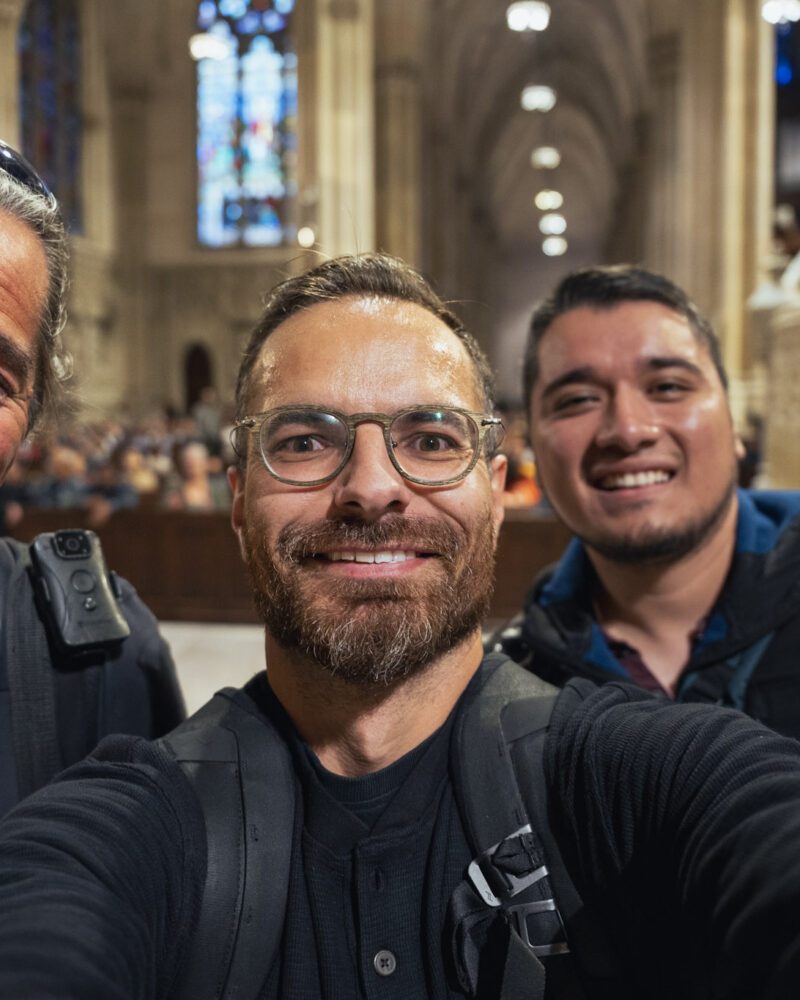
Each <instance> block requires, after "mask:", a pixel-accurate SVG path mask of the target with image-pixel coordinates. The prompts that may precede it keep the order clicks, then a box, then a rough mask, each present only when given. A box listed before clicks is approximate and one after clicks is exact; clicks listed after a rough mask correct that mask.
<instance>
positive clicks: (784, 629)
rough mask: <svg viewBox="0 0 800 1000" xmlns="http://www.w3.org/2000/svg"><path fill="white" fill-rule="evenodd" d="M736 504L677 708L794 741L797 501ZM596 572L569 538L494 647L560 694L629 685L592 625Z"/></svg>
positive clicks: (789, 497)
mask: <svg viewBox="0 0 800 1000" xmlns="http://www.w3.org/2000/svg"><path fill="white" fill-rule="evenodd" d="M738 499H739V515H738V522H737V530H736V546H735V552H734V556H733V561H732V563H731V568H730V571H729V573H728V576H727V579H726V581H725V585H724V587H723V589H722V593H721V594H720V597H719V599H718V601H717V602H716V604H715V606H714V608H713V609H712V612H711V615H710V616H709V618H708V622H707V624H706V627H705V629H704V631H703V633H702V635H701V636H700V637H699V638H698V640H697V641H696V642H695V644H694V647H693V649H692V653H691V656H690V659H689V662H688V663H687V665H686V667H685V668H684V671H683V673H682V674H681V677H680V679H679V682H678V687H677V700H678V701H698V702H699V701H705V702H716V703H718V704H723V705H730V706H732V707H735V708H739V709H741V710H743V711H745V712H747V713H748V715H752V716H753V717H754V718H756V719H759V720H760V721H761V722H764V723H765V724H766V725H768V726H770V727H772V728H773V729H775V730H777V731H778V732H780V733H783V734H784V735H787V736H793V737H795V738H796V739H800V492H766V491H745V490H739V491H738ZM593 572H594V571H593V569H592V566H591V563H590V562H589V559H588V557H587V555H586V551H585V549H584V547H583V545H582V543H581V542H580V541H578V540H577V539H573V540H572V541H571V542H570V543H569V545H568V546H567V548H566V550H565V552H564V555H563V556H562V558H561V560H560V561H559V562H558V563H557V564H556V565H555V566H554V567H550V568H549V569H547V570H544V571H543V573H542V574H541V575H540V576H539V577H538V579H537V580H536V581H535V583H534V585H533V588H532V589H531V591H530V593H529V594H528V596H527V598H526V602H525V609H524V611H523V612H522V614H521V615H519V616H517V618H515V619H514V620H513V621H512V622H511V623H510V624H509V626H508V627H506V628H505V629H503V630H502V631H501V632H500V633H499V634H498V635H496V636H495V637H494V638H493V639H492V640H491V643H490V646H491V648H494V649H497V650H502V651H503V652H504V653H506V655H508V656H511V657H512V658H513V659H515V660H517V662H520V663H524V664H525V665H526V666H529V667H530V668H531V669H532V670H534V671H535V672H536V673H537V674H538V675H539V676H540V677H542V678H544V679H545V680H547V681H549V682H550V683H551V684H557V685H558V686H563V685H564V684H565V683H566V682H567V681H568V680H569V678H570V677H588V678H590V679H591V680H594V681H596V682H598V683H603V682H605V681H609V680H623V679H625V677H626V676H627V675H626V672H625V670H624V668H623V667H622V666H621V664H620V663H619V661H618V660H617V658H616V657H615V656H614V654H613V653H612V652H611V650H610V648H609V646H608V644H607V642H606V640H605V638H604V636H603V632H602V630H601V628H600V627H599V625H598V624H597V621H596V620H595V618H594V614H593V611H592V602H591V593H590V591H591V581H592V576H593Z"/></svg>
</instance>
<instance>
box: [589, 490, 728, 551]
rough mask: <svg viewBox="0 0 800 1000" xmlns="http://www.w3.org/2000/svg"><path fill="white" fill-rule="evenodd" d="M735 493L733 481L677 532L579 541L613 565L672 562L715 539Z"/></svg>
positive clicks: (591, 537) (654, 531)
mask: <svg viewBox="0 0 800 1000" xmlns="http://www.w3.org/2000/svg"><path fill="white" fill-rule="evenodd" d="M735 489H736V479H735V478H733V479H731V481H730V483H729V484H728V486H727V488H726V490H725V492H724V493H723V495H722V497H721V498H720V500H719V502H718V503H717V504H716V506H714V507H713V508H712V509H711V510H710V511H708V512H707V513H706V514H705V515H703V516H701V517H698V518H696V519H695V520H693V521H689V522H687V523H686V524H682V525H680V527H677V528H651V529H647V528H645V529H643V530H641V531H640V532H639V533H638V534H636V535H633V536H628V537H621V536H619V535H613V534H611V533H610V532H608V533H606V534H604V535H599V534H598V535H589V533H588V532H584V533H583V534H582V535H580V536H579V538H580V540H581V541H582V542H583V543H584V545H586V546H587V547H588V548H590V549H593V550H594V551H595V552H597V553H599V554H600V555H601V556H605V558H606V559H609V560H611V561H612V562H616V563H622V564H624V565H628V566H633V565H641V564H643V563H648V564H657V563H668V562H674V561H676V560H678V559H682V558H683V557H684V556H686V555H688V554H689V553H690V552H694V551H695V550H696V549H699V548H701V547H702V545H703V544H704V543H705V542H706V541H707V540H708V539H710V538H711V537H712V536H713V535H714V533H715V532H716V530H717V528H719V526H720V524H721V523H722V521H723V518H724V517H725V514H727V512H728V510H729V509H730V505H731V503H732V502H733V495H734V492H735Z"/></svg>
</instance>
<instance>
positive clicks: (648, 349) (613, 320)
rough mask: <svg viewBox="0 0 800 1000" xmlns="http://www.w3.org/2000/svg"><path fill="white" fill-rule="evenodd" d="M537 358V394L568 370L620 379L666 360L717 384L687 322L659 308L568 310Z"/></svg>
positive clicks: (625, 305) (627, 305)
mask: <svg viewBox="0 0 800 1000" xmlns="http://www.w3.org/2000/svg"><path fill="white" fill-rule="evenodd" d="M538 355H539V357H538V360H539V376H538V378H537V384H536V389H541V388H542V387H543V386H545V385H546V384H547V383H548V382H549V381H550V380H551V379H553V378H557V377H558V376H559V375H561V374H563V373H564V372H565V371H568V370H570V369H572V368H577V367H584V366H586V367H591V368H595V369H597V370H598V372H601V373H609V374H612V373H613V372H615V371H616V372H619V373H620V374H621V373H623V372H630V371H632V370H639V369H644V368H646V367H647V365H648V363H649V362H650V361H652V360H654V359H659V360H661V359H668V358H670V357H674V358H680V359H682V360H684V361H687V362H690V363H692V364H694V365H696V366H697V367H698V368H700V369H701V370H702V371H703V372H704V373H706V374H707V375H708V376H709V377H712V376H713V377H714V378H715V379H716V380H717V381H719V377H718V375H717V373H716V369H715V367H714V363H713V360H712V358H711V355H710V353H709V351H708V348H707V346H706V345H705V343H704V342H703V341H701V340H700V339H699V338H698V337H697V335H696V334H695V332H694V330H693V329H692V327H691V325H690V324H689V321H688V320H687V319H686V317H684V316H682V315H681V314H680V313H677V312H675V311H674V310H673V309H670V308H669V307H668V306H665V305H662V304H661V303H660V302H649V301H635V302H622V303H620V304H619V305H616V306H612V307H611V308H610V309H596V308H592V307H590V306H578V307H577V308H575V309H570V310H569V311H568V312H565V313H563V314H562V315H561V316H559V317H557V318H556V319H555V320H554V321H553V323H551V324H550V326H549V327H548V328H547V330H546V332H545V333H544V335H543V336H542V338H541V340H540V342H539V349H538ZM720 387H721V383H720Z"/></svg>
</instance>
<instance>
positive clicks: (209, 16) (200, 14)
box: [197, 0, 217, 28]
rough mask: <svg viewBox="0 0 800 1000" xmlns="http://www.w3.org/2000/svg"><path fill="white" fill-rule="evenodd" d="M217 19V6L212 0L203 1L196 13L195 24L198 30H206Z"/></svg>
mask: <svg viewBox="0 0 800 1000" xmlns="http://www.w3.org/2000/svg"><path fill="white" fill-rule="evenodd" d="M216 18H217V5H216V4H215V3H214V2H213V0H203V3H201V4H200V7H199V8H198V11H197V24H198V26H199V27H200V28H208V27H209V26H210V25H212V24H213V23H214V21H215V20H216Z"/></svg>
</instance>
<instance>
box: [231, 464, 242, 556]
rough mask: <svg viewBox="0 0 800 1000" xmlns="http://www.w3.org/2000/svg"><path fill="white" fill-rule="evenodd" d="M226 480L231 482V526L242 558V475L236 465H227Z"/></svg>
mask: <svg viewBox="0 0 800 1000" xmlns="http://www.w3.org/2000/svg"><path fill="white" fill-rule="evenodd" d="M228 482H229V483H230V484H231V492H232V493H233V501H232V503H231V527H232V528H233V530H234V531H235V532H236V537H237V538H238V539H239V551H240V552H241V554H242V559H244V557H245V553H244V542H243V540H242V528H243V527H244V476H243V475H242V471H241V469H240V468H239V466H238V465H231V466H229V467H228Z"/></svg>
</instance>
